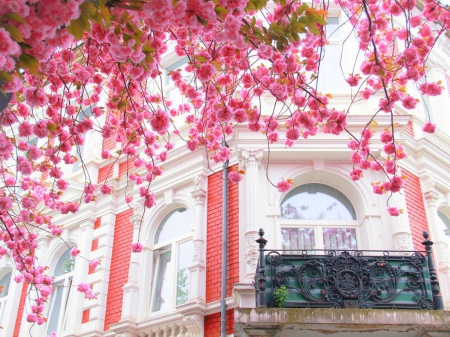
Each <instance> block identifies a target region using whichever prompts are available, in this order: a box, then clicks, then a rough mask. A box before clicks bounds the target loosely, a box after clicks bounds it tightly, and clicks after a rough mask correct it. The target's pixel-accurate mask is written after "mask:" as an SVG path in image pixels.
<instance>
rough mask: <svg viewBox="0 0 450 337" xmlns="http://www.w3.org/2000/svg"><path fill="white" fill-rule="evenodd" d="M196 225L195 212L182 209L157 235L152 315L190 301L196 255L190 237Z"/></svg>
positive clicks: (168, 218) (162, 224) (166, 219)
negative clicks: (189, 289)
mask: <svg viewBox="0 0 450 337" xmlns="http://www.w3.org/2000/svg"><path fill="white" fill-rule="evenodd" d="M193 223H194V216H193V213H192V211H191V210H190V209H187V208H178V209H176V210H174V211H172V212H170V213H169V214H168V215H167V216H166V217H165V218H164V220H163V221H162V222H161V225H160V226H159V227H158V230H157V231H156V235H155V241H154V242H155V246H154V258H155V265H156V268H155V281H154V283H153V284H154V289H153V301H152V312H157V311H165V310H170V309H171V308H172V307H173V306H174V305H175V306H176V305H181V304H184V303H186V301H187V299H188V288H189V270H188V267H189V265H190V264H191V263H192V255H193V243H192V240H190V239H189V237H190V236H191V229H192V227H193ZM174 294H175V295H174Z"/></svg>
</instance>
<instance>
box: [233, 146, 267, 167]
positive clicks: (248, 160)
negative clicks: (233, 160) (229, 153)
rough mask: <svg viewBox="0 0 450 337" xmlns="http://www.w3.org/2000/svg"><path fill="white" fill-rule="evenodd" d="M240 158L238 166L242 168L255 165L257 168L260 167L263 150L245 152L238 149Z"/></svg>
mask: <svg viewBox="0 0 450 337" xmlns="http://www.w3.org/2000/svg"><path fill="white" fill-rule="evenodd" d="M240 151H241V158H240V159H239V164H240V165H241V166H243V167H247V166H248V165H251V164H257V165H258V167H260V166H261V160H262V157H263V154H264V151H263V149H258V150H246V149H240Z"/></svg>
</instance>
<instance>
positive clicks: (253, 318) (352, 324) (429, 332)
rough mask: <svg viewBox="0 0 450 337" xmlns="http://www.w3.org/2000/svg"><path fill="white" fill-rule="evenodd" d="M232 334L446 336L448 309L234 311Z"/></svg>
mask: <svg viewBox="0 0 450 337" xmlns="http://www.w3.org/2000/svg"><path fill="white" fill-rule="evenodd" d="M234 323H235V336H236V337H250V336H251V337H263V336H271V337H325V336H326V337H450V311H436V310H400V309H392V310H385V309H363V310H362V309H328V308H326V309H323V308H320V309H286V308H277V309H274V308H259V309H241V308H237V309H235V311H234Z"/></svg>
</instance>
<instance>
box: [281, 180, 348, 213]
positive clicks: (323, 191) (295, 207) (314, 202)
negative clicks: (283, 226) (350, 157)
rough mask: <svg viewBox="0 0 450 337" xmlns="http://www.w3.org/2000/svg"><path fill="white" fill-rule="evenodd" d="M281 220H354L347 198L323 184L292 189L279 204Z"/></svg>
mask: <svg viewBox="0 0 450 337" xmlns="http://www.w3.org/2000/svg"><path fill="white" fill-rule="evenodd" d="M281 217H282V218H283V219H297V220H356V213H355V210H354V208H353V206H352V204H351V203H350V201H349V200H348V198H347V197H346V196H345V195H344V194H342V193H341V192H340V191H338V190H337V189H335V188H333V187H331V186H327V185H323V184H306V185H302V186H299V187H296V188H295V189H293V190H292V191H291V192H290V193H288V195H286V197H285V198H284V199H283V202H282V204H281Z"/></svg>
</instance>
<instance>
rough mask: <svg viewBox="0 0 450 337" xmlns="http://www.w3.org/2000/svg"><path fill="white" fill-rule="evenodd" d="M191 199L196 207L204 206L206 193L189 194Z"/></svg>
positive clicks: (194, 192)
mask: <svg viewBox="0 0 450 337" xmlns="http://www.w3.org/2000/svg"><path fill="white" fill-rule="evenodd" d="M191 195H192V198H194V200H195V204H196V205H204V204H205V199H206V191H205V190H195V191H193V192H192V193H191Z"/></svg>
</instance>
